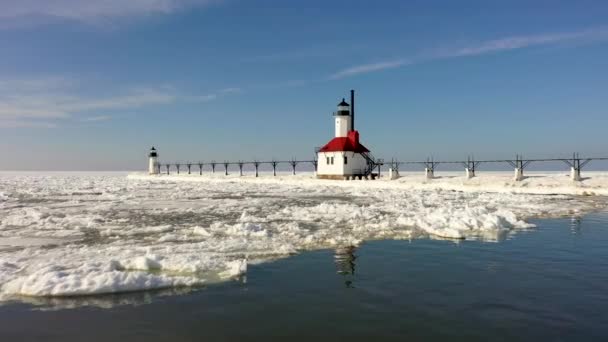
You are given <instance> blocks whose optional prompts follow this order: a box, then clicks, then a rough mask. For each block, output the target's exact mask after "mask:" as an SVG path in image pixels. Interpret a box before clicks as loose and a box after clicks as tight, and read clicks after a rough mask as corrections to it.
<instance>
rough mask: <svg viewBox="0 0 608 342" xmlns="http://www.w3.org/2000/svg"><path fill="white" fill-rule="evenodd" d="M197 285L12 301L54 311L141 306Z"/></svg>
mask: <svg viewBox="0 0 608 342" xmlns="http://www.w3.org/2000/svg"><path fill="white" fill-rule="evenodd" d="M196 289H197V288H195V287H179V288H169V289H161V290H153V291H141V292H129V293H116V294H104V295H92V296H68V297H28V296H15V297H14V298H12V301H15V302H22V303H27V304H30V305H32V306H34V307H33V308H32V309H33V310H40V311H52V310H62V309H76V308H80V307H96V308H100V309H111V308H114V307H117V306H125V305H126V306H140V305H146V304H150V303H152V302H153V301H154V300H157V299H158V298H161V297H168V296H179V295H182V296H183V295H187V294H190V293H191V292H193V291H195V290H196Z"/></svg>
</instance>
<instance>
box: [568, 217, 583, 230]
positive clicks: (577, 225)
mask: <svg viewBox="0 0 608 342" xmlns="http://www.w3.org/2000/svg"><path fill="white" fill-rule="evenodd" d="M581 223H582V218H581V217H580V216H576V215H575V216H572V217H571V218H570V231H571V232H572V234H573V235H580V234H581Z"/></svg>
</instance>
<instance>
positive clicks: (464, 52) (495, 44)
mask: <svg viewBox="0 0 608 342" xmlns="http://www.w3.org/2000/svg"><path fill="white" fill-rule="evenodd" d="M604 39H608V29H605V28H600V29H590V30H583V31H575V32H564V33H550V34H539V35H529V36H517V37H508V38H502V39H496V40H490V41H486V42H483V43H481V44H479V45H473V46H470V47H465V48H461V49H456V50H453V51H448V52H445V53H444V54H439V55H438V56H437V57H460V56H476V55H483V54H487V53H493V52H500V51H508V50H515V49H523V48H527V47H533V46H539V45H548V44H557V43H566V42H580V41H594V40H604Z"/></svg>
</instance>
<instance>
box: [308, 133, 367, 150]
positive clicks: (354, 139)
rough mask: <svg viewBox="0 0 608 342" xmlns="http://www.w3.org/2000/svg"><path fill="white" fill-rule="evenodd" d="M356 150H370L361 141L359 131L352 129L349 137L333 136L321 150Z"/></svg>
mask: <svg viewBox="0 0 608 342" xmlns="http://www.w3.org/2000/svg"><path fill="white" fill-rule="evenodd" d="M344 151H345V152H355V153H366V152H369V150H368V149H367V148H366V147H365V146H363V145H361V143H359V132H358V131H350V132H348V136H347V137H340V138H333V139H332V140H331V141H330V142H328V143H327V144H326V145H325V146H323V147H321V149H320V150H319V152H344Z"/></svg>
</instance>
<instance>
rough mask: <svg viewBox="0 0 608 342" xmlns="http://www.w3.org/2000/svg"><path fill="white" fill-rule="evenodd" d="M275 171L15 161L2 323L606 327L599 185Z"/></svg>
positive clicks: (269, 332)
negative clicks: (532, 189) (390, 180)
mask: <svg viewBox="0 0 608 342" xmlns="http://www.w3.org/2000/svg"><path fill="white" fill-rule="evenodd" d="M279 178H280V179H279V180H275V179H271V178H268V177H266V178H264V177H262V179H260V180H251V179H249V180H240V179H238V178H233V179H230V178H228V179H226V178H223V179H222V178H219V177H215V178H206V179H203V181H200V179H199V181H195V182H190V181H181V180H178V179H173V178H170V177H168V178H158V179H155V180H149V179H145V177H142V178H141V179H138V178H137V177H131V178H127V177H126V174H124V173H54V174H47V175H36V174H17V173H3V174H2V177H0V206H1V208H2V210H1V212H0V322H1V323H0V336H6V337H13V338H15V337H17V336H21V337H26V338H27V337H29V338H30V339H36V338H42V337H55V338H57V339H61V340H70V339H72V340H81V339H84V338H87V339H91V338H93V337H94V338H99V339H101V340H103V339H110V338H115V339H116V338H119V337H121V338H125V337H129V338H131V337H139V338H142V339H143V338H144V337H145V338H147V339H148V340H154V339H158V340H161V339H167V338H169V337H170V336H176V337H181V338H183V339H192V338H196V337H212V338H214V340H216V339H218V338H219V337H221V336H224V337H231V338H232V339H238V338H240V337H244V336H247V337H255V336H257V337H261V336H274V337H276V338H280V337H294V336H300V337H313V336H319V335H320V332H321V331H323V332H326V333H324V334H322V335H323V336H331V337H337V338H339V337H347V336H348V337H360V338H364V337H372V336H384V337H392V338H394V339H396V340H398V339H400V338H403V337H417V338H427V339H428V338H433V337H436V338H453V337H455V336H460V337H463V338H464V337H468V338H470V339H477V340H487V339H488V338H489V337H493V338H497V339H505V340H508V339H520V338H523V339H530V340H533V339H535V338H536V337H539V336H547V334H548V335H550V336H553V337H554V339H558V337H560V336H563V337H565V338H568V339H572V338H574V337H580V338H582V339H583V340H592V339H597V338H599V337H601V336H602V334H603V335H604V336H605V334H606V331H605V328H604V326H605V324H606V323H608V321H607V318H608V314H607V313H606V310H605V309H603V308H604V307H606V306H607V304H608V297H607V293H608V291H607V290H608V287H607V286H606V284H608V279H606V278H608V262H606V260H608V258H606V257H607V256H608V255H607V254H608V252H606V249H605V246H606V243H607V242H608V226H607V222H608V221H607V218H608V216H607V215H606V214H605V213H604V209H605V207H606V199H605V198H604V197H600V196H576V195H568V194H561V195H559V194H542V195H541V194H524V193H509V192H505V191H500V192H487V191H486V190H482V189H469V190H468V191H453V190H444V189H441V188H430V187H428V186H425V187H426V188H425V187H418V188H412V187H410V188H409V189H404V188H403V186H407V184H405V185H404V184H401V186H395V187H392V186H384V185H383V183H382V182H378V183H373V182H368V183H365V182H354V183H353V182H350V183H345V182H315V181H311V180H308V179H306V178H301V177H300V178H298V177H295V178H289V177H288V176H283V177H279ZM404 178H405V177H404ZM479 178H480V179H481V177H479ZM281 179H283V180H281ZM399 182H401V183H407V179H405V180H403V179H402V180H399ZM395 184H398V183H395ZM461 185H462V184H461ZM92 331H96V333H95V336H93V337H92V336H90V333H91V332H92ZM326 334H327V335H326Z"/></svg>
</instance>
